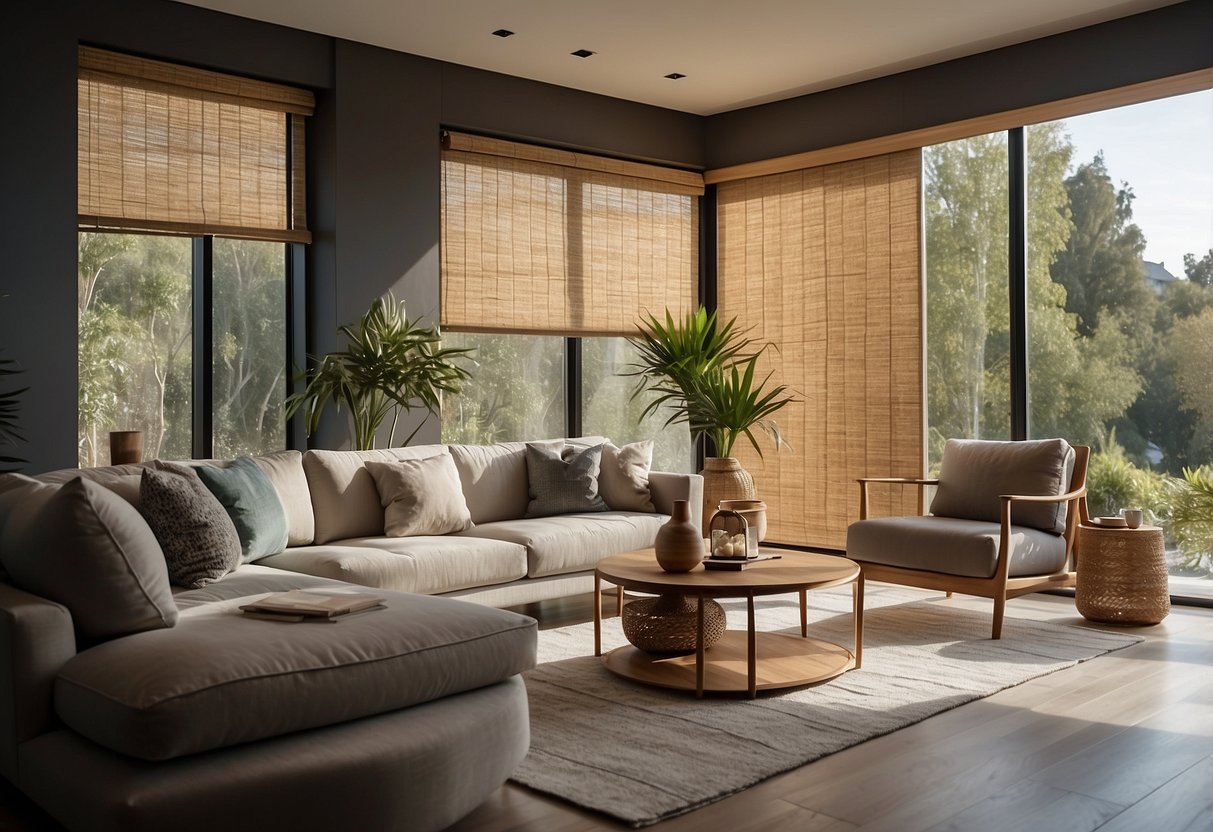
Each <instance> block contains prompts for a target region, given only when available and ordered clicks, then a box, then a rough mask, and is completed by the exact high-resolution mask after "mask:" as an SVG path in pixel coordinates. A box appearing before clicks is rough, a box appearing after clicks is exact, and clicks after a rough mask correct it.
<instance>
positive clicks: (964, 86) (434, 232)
mask: <svg viewBox="0 0 1213 832" xmlns="http://www.w3.org/2000/svg"><path fill="white" fill-rule="evenodd" d="M4 23H5V26H4V27H3V32H2V34H0V38H2V39H3V40H2V41H0V69H2V70H3V77H4V78H5V79H6V83H5V84H4V85H3V86H2V87H0V107H3V109H2V110H0V112H3V113H4V115H5V126H4V129H3V130H0V182H3V192H2V195H0V251H3V252H4V261H3V262H4V269H3V271H0V294H7V295H8V296H9V297H7V298H5V299H3V300H0V348H3V349H4V350H5V355H7V356H9V357H12V358H15V359H18V360H19V361H20V362H21V363H22V365H24V366H25V368H26V369H27V371H28V372H27V373H26V375H25V377H24V382H25V383H28V384H30V385H31V388H32V389H31V390H30V392H29V394H28V395H27V396H26V397H25V401H24V412H23V415H22V422H23V424H24V426H25V428H26V432H27V434H28V436H29V442H28V444H26V445H22V446H18V447H16V448H11V449H10V448H3V449H0V453H3V452H6V451H12V452H17V453H19V454H20V455H22V456H25V457H26V458H28V459H29V460H30V465H29V466H28V469H29V470H32V471H38V470H46V469H49V468H58V467H68V466H72V465H74V464H75V460H76V450H75V442H76V313H75V309H76V305H75V292H76V279H75V274H76V269H75V259H76V246H75V233H76V231H75V229H76V45H77V43H78V42H83V43H89V44H92V45H96V46H102V47H108V48H113V49H118V50H122V51H128V52H134V53H138V54H143V55H146V56H148V57H153V58H161V59H165V60H173V61H181V62H184V63H190V64H195V65H198V66H204V67H209V68H212V69H217V70H222V71H227V72H235V73H240V74H246V75H250V76H254V77H259V78H265V79H268V80H274V81H280V82H284V83H290V84H297V85H301V86H305V87H309V88H311V89H313V90H314V91H315V92H316V95H317V108H316V115H315V116H314V117H313V118H312V119H311V122H310V127H309V160H308V165H309V211H310V223H309V224H310V226H311V228H312V231H313V235H314V242H313V244H312V245H311V246H310V247H309V249H308V254H307V263H308V280H309V289H308V330H309V332H308V340H309V348H310V349H311V350H312V351H313V352H323V351H327V350H329V349H332V348H333V347H334V345H335V344H336V335H335V329H336V327H337V325H338V324H340V323H346V322H349V321H352V320H354V319H355V318H357V317H358V315H360V314H361V313H362V311H363V310H365V308H366V307H367V305H368V304H369V303H370V302H371V300H372V299H373V298H375V297H377V296H378V295H380V294H382V293H383V292H385V291H387V290H389V289H390V290H393V291H395V292H396V293H397V295H398V296H400V297H402V298H404V300H405V301H406V303H407V304H408V307H409V311H410V314H413V315H425V316H432V315H434V314H436V312H437V306H438V286H439V284H438V255H437V246H438V222H439V180H438V176H439V165H438V158H439V149H438V148H439V145H438V135H439V130H440V129H441V128H442V127H452V128H457V129H464V130H470V131H476V132H483V133H488V134H492V135H499V136H505V137H510V138H519V139H530V140H533V141H538V142H543V143H547V144H553V145H558V146H569V147H576V148H583V149H587V150H595V151H598V152H603V153H606V154H610V155H618V156H622V157H626V158H634V159H642V160H650V161H656V162H664V163H669V164H674V165H679V166H685V167H690V168H701V167H717V166H721V165H726V164H735V163H737V162H742V161H751V160H754V159H761V158H769V157H771V156H776V155H783V154H787V153H795V152H799V151H802V150H808V149H813V148H817V147H824V146H829V145H833V144H838V143H842V142H849V141H855V140H858V139H862V138H869V137H872V136H876V135H883V134H887V133H890V132H899V131H903V130H908V129H913V128H915V127H922V126H927V125H929V124H934V123H940V122H946V121H954V120H957V119H961V118H967V117H969V116H972V115H978V114H981V113H985V112H992V111H997V110H1002V109H1006V108H1008V107H1019V106H1024V105H1025V104H1032V103H1039V102H1041V101H1046V100H1050V99H1054V98H1058V97H1065V96H1070V95H1077V94H1080V93H1082V92H1090V91H1093V90H1096V89H1105V88H1112V87H1116V86H1120V85H1123V84H1128V83H1134V82H1137V81H1142V80H1147V79H1149V78H1155V77H1163V76H1166V75H1170V74H1174V73H1177V72H1184V71H1187V70H1190V69H1196V68H1200V67H1207V66H1210V65H1213V0H1189V2H1186V3H1183V4H1180V5H1177V6H1172V7H1168V8H1165V9H1162V10H1159V11H1157V12H1151V13H1148V14H1145V15H1139V16H1137V17H1133V18H1128V19H1126V20H1123V21H1115V22H1113V23H1109V24H1104V25H1102V26H1096V27H1091V28H1090V29H1084V30H1079V31H1077V32H1071V33H1068V34H1065V35H1058V36H1057V37H1055V38H1048V39H1044V40H1042V41H1037V42H1033V43H1029V44H1024V45H1021V46H1017V47H1010V48H1008V49H1004V50H998V51H996V52H992V53H987V54H984V55H978V56H974V57H972V58H966V59H963V60H961V61H952V62H950V63H947V64H941V65H938V66H935V67H928V68H926V69H922V70H916V71H915V72H909V73H903V74H901V75H898V76H893V77H891V78H886V79H881V80H878V81H872V82H868V83H865V84H856V85H853V86H850V87H846V88H842V89H839V90H833V91H830V92H825V93H818V94H816V95H811V96H804V97H801V98H797V99H794V100H791V101H787V102H781V103H777V104H770V105H765V106H763V107H754V108H749V109H747V110H742V111H738V112H735V113H729V114H724V115H719V116H713V117H711V118H708V119H703V118H699V117H697V116H692V115H688V114H685V113H678V112H673V111H670V110H662V109H660V108H656V107H650V106H646V105H641V104H635V103H631V102H625V101H620V100H618V99H612V98H607V97H604V96H599V95H592V94H589V93H581V92H576V91H573V90H569V89H564V88H561V87H556V86H552V85H549V84H541V83H538V82H534V81H528V80H524V79H520V78H512V77H509V76H503V75H497V74H494V73H489V72H484V71H481V70H476V69H470V68H467V67H460V66H455V65H452V64H444V63H441V62H438V61H432V60H429V59H425V58H418V57H415V56H411V55H404V54H400V53H394V52H390V51H387V50H382V49H376V48H374V47H369V46H365V45H361V44H356V43H351V42H347V41H339V40H334V39H332V38H327V37H322V36H319V35H312V34H308V33H303V32H298V31H294V30H290V29H284V28H281V27H277V26H271V25H268V24H262V23H257V22H254V21H250V20H246V19H243V18H238V17H232V16H229V15H223V14H218V13H215V12H210V11H206V10H202V9H198V8H195V7H192V6H186V5H181V4H178V3H171V2H166V0H18V2H12V3H9V4H8V6H6V14H5V20H4ZM17 81H21V82H22V83H16V82H17ZM437 436H438V427H437V425H433V424H431V425H427V426H426V429H425V430H424V431H423V432H422V433H421V434H419V439H420V440H422V441H432V440H435V439H436V438H437ZM315 441H316V444H319V445H323V446H337V445H340V444H341V443H342V442H343V441H344V431H343V430H341V429H333V428H331V427H330V428H328V429H326V430H325V431H323V432H322V434H321V435H320V436H319V437H316V438H315Z"/></svg>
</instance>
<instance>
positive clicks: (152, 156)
mask: <svg viewBox="0 0 1213 832" xmlns="http://www.w3.org/2000/svg"><path fill="white" fill-rule="evenodd" d="M79 66H80V72H79V85H78V86H79V106H78V115H79V118H78V142H79V146H78V178H79V187H78V194H79V199H78V202H79V224H80V232H79V237H78V246H79V251H78V255H79V256H78V260H77V269H78V274H77V278H78V281H77V286H78V292H77V312H78V321H79V340H78V355H79V362H78V371H79V408H80V410H79V461H80V464H81V465H85V466H90V465H101V464H106V463H107V462H109V458H108V434H109V432H110V431H115V430H137V431H142V432H143V434H144V455H145V457H148V458H153V457H164V458H183V457H190V456H214V455H218V456H235V455H239V454H246V453H258V452H262V451H269V450H275V449H280V448H283V447H285V445H286V427H285V423H284V420H283V414H282V403H283V399H284V397H285V395H286V391H287V386H288V383H289V370H288V367H289V362H290V360H291V359H292V358H293V359H294V360H296V361H299V360H301V358H302V356H288V329H289V327H288V320H289V314H288V294H289V292H288V289H289V288H290V287H291V285H292V281H295V286H296V289H297V287H298V281H300V279H301V275H300V274H299V269H298V268H292V264H297V263H298V261H299V260H301V258H300V257H298V256H297V255H298V251H297V247H298V246H299V245H300V244H302V243H305V242H307V241H308V239H309V236H308V233H307V230H306V217H305V213H306V212H305V210H304V205H305V199H304V180H303V169H304V164H303V163H304V158H303V156H304V153H303V151H304V122H303V119H304V116H306V115H308V114H310V112H311V108H312V96H311V94H310V93H308V92H306V91H303V90H297V89H294V88H290V87H283V86H280V85H276V84H269V83H264V82H257V81H250V80H248V79H241V78H234V77H232V76H227V75H221V74H218V73H213V72H207V71H203V70H196V69H192V68H188V67H181V66H176V65H170V64H164V63H161V62H158V61H150V60H145V59H142V58H135V57H132V56H129V55H121V54H118V53H113V52H106V51H103V50H98V49H92V48H89V47H82V48H81V49H80V62H79ZM297 293H298V292H297V291H296V294H297Z"/></svg>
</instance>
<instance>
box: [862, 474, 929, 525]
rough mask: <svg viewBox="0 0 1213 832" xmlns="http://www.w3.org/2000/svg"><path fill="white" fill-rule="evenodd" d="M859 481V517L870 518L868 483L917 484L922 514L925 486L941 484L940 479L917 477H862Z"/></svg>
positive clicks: (919, 510)
mask: <svg viewBox="0 0 1213 832" xmlns="http://www.w3.org/2000/svg"><path fill="white" fill-rule="evenodd" d="M855 481H856V482H857V483H859V519H860V520H867V519H868V513H869V512H868V483H871V482H876V483H886V484H892V485H916V486H918V513H919V514H922V510H923V506H924V502H923V491H922V490H923V488H924V487H925V486H928V485H939V480H925V479H919V478H917V477H860V478H859V479H857V480H855Z"/></svg>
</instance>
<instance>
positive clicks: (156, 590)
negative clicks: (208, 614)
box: [0, 477, 177, 642]
mask: <svg viewBox="0 0 1213 832" xmlns="http://www.w3.org/2000/svg"><path fill="white" fill-rule="evenodd" d="M6 496H7V495H6ZM14 498H16V499H17V500H18V502H16V503H15V504H14V506H13V511H12V513H11V515H10V517H9V520H8V522H7V523H5V524H4V531H3V533H2V534H0V552H2V553H3V558H4V567H5V568H6V569H7V570H8V571H9V575H10V577H11V579H12V582H13V583H14V584H16V585H17V586H18V587H20V588H22V589H24V590H26V591H28V592H32V593H34V594H35V595H41V596H42V597H43V598H49V599H50V600H52V601H55V602H57V603H60V604H62V605H63V606H65V607H67V608H68V610H70V611H71V614H72V623H73V624H74V625H75V627H76V631H77V633H79V635H80V637H81V638H82V639H84V640H85V641H89V642H95V641H100V640H102V639H107V638H113V637H115V636H123V635H127V634H129V633H138V632H142V631H144V630H155V629H160V628H163V627H172V626H173V625H174V624H176V623H177V605H176V604H175V603H174V602H173V594H172V591H171V590H170V589H169V585H168V574H167V573H166V571H165V565H164V555H162V554H161V553H160V546H159V545H158V544H157V543H156V538H155V536H154V535H153V534H152V530H151V529H149V528H148V525H147V523H146V522H144V520H143V518H142V517H140V516H139V512H138V511H136V510H135V509H134V507H132V506H131V505H130V503H128V502H126V501H125V500H124V499H122V498H121V497H119V496H118V495H117V494H115V493H113V492H112V491H110V490H108V489H106V488H104V487H102V486H101V485H98V484H97V483H95V482H91V481H89V480H84V479H81V478H79V477H77V478H76V479H74V480H71V481H69V482H67V483H65V484H64V485H62V486H59V485H48V484H42V483H35V484H33V485H32V486H29V487H28V488H26V489H23V490H22V491H21V492H20V493H17V494H15V495H14Z"/></svg>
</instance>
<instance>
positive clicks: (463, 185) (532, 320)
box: [441, 133, 703, 336]
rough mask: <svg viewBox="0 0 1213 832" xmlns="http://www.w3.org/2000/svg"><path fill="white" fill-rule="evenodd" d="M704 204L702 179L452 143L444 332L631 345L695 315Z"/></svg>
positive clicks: (461, 138) (446, 165)
mask: <svg viewBox="0 0 1213 832" xmlns="http://www.w3.org/2000/svg"><path fill="white" fill-rule="evenodd" d="M702 193H703V178H702V177H701V176H700V175H699V174H697V173H690V172H687V171H680V170H674V169H670V168H663V167H659V166H656V165H646V164H639V163H632V162H623V161H619V160H615V159H606V158H603V157H598V156H591V155H585V154H580V153H572V152H568V151H562V150H553V149H549V148H541V147H536V146H534V145H526V144H518V143H515V142H507V141H501V140H497V139H490V138H484V137H479V136H468V135H464V134H458V133H450V134H447V135H446V136H445V138H444V150H443V153H442V236H441V264H442V290H441V298H442V300H441V304H442V307H441V322H442V325H443V326H444V327H447V328H450V329H454V330H463V331H472V332H528V333H540V334H558V335H578V336H589V335H629V334H632V333H634V332H635V329H636V324H637V321H638V320H639V319H640V317H641V316H642V315H643V314H644V313H653V314H664V311H665V309H666V308H669V309H670V310H671V311H673V312H675V313H676V314H681V313H682V312H685V311H688V310H690V309H692V308H693V307H694V306H695V304H696V303H697V297H698V285H699V264H698V256H699V202H698V199H697V197H698V195H700V194H702Z"/></svg>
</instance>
